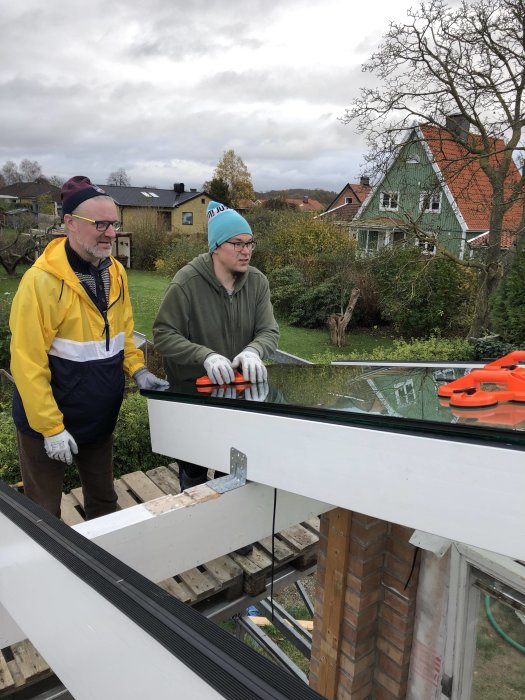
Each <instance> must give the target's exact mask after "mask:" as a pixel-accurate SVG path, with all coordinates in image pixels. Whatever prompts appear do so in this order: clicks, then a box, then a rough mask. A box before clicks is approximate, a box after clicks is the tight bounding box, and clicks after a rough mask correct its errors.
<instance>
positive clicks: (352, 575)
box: [310, 508, 419, 700]
mask: <svg viewBox="0 0 525 700" xmlns="http://www.w3.org/2000/svg"><path fill="white" fill-rule="evenodd" d="M411 534H412V530H410V529H409V528H405V527H402V526H400V525H395V524H393V523H387V522H385V521H383V520H378V519H377V518H371V517H369V516H366V515H362V514H360V513H351V512H350V511H344V510H342V509H339V508H338V509H335V510H334V511H330V512H329V513H327V514H325V515H323V516H322V517H321V532H320V540H319V558H318V565H317V585H316V600H315V619H314V635H313V645H312V660H311V666H310V685H311V686H312V688H314V689H315V690H317V691H318V692H320V693H321V694H322V695H325V697H327V698H329V699H330V700H332V699H333V700H335V699H337V700H401V699H402V698H404V697H405V694H406V687H407V680H408V669H409V661H410V650H411V645H412V635H413V628H414V616H415V601H416V592H417V580H418V572H419V557H416V560H415V561H416V563H415V566H414V569H413V570H412V567H413V565H414V557H415V552H416V550H415V548H414V547H413V546H412V545H411V544H409V542H408V540H409V538H410V536H411ZM343 543H344V544H343ZM339 569H341V571H339ZM343 569H344V571H343ZM340 574H341V575H342V579H341V580H343V581H344V585H343V586H341V585H338V579H339V575H340Z"/></svg>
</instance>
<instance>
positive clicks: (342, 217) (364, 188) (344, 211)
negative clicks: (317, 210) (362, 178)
mask: <svg viewBox="0 0 525 700" xmlns="http://www.w3.org/2000/svg"><path fill="white" fill-rule="evenodd" d="M371 189H372V186H371V185H365V184H363V183H362V182H359V183H354V184H350V183H349V182H347V183H346V185H345V186H344V187H343V189H342V190H341V191H340V192H339V194H338V195H337V197H335V198H334V199H333V200H332V201H331V202H330V204H329V205H328V207H327V209H326V211H325V212H323V213H322V214H320V216H325V215H326V214H333V218H334V219H335V220H336V221H352V219H353V218H354V217H355V215H356V214H357V212H358V211H359V209H360V207H361V204H362V203H363V202H364V201H365V199H366V198H367V196H368V193H369V192H370V190H371ZM343 194H344V195H345V196H346V195H347V194H351V195H353V197H352V202H351V203H350V204H339V205H338V206H336V207H335V206H334V204H335V202H337V200H338V199H339V198H340V197H342V195H343Z"/></svg>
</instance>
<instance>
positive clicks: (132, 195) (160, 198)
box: [98, 185, 206, 209]
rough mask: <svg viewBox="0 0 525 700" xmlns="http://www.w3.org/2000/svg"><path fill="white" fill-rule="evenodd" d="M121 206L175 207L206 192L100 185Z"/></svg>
mask: <svg viewBox="0 0 525 700" xmlns="http://www.w3.org/2000/svg"><path fill="white" fill-rule="evenodd" d="M98 187H100V188H102V189H103V190H104V192H106V194H108V195H109V196H110V197H112V198H113V199H114V200H115V202H116V203H117V204H118V205H119V206H121V207H155V208H159V207H160V208H170V209H171V208H173V207H178V206H179V205H181V204H184V203H185V202H189V201H190V200H191V199H195V197H200V196H202V195H205V194H206V192H204V191H199V192H182V193H179V192H175V190H173V189H172V190H162V189H159V188H157V187H124V186H123V185H98Z"/></svg>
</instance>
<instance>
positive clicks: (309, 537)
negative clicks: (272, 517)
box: [279, 525, 319, 552]
mask: <svg viewBox="0 0 525 700" xmlns="http://www.w3.org/2000/svg"><path fill="white" fill-rule="evenodd" d="M279 536H280V537H282V539H283V540H284V541H285V542H286V543H287V544H288V545H290V546H291V547H293V548H294V549H296V550H297V551H298V552H304V551H306V550H308V549H311V548H312V547H314V546H315V545H316V544H318V542H319V536H318V535H314V533H313V532H310V530H307V529H306V528H305V527H303V526H302V525H292V527H288V528H286V530H281V532H280V533H279Z"/></svg>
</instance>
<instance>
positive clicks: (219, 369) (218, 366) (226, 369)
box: [204, 352, 235, 384]
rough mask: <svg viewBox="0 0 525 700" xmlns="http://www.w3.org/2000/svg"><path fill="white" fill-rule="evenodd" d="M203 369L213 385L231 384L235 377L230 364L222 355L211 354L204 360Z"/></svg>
mask: <svg viewBox="0 0 525 700" xmlns="http://www.w3.org/2000/svg"><path fill="white" fill-rule="evenodd" d="M204 369H205V370H206V374H207V375H208V377H209V378H210V379H211V381H212V382H213V383H214V384H233V381H234V379H235V375H234V373H233V369H232V363H231V362H230V361H229V360H228V358H227V357H224V355H219V353H217V352H212V353H211V355H208V357H207V358H206V359H205V360H204Z"/></svg>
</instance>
